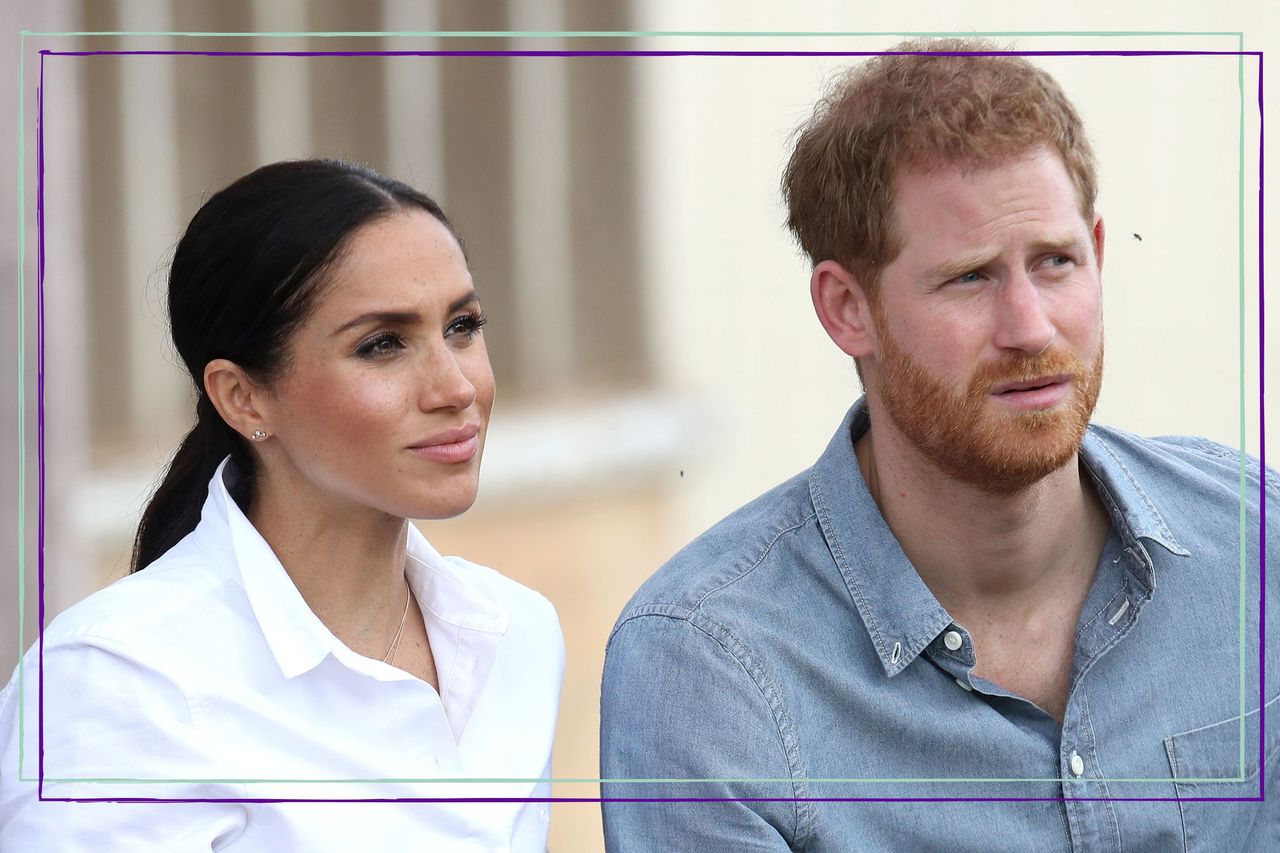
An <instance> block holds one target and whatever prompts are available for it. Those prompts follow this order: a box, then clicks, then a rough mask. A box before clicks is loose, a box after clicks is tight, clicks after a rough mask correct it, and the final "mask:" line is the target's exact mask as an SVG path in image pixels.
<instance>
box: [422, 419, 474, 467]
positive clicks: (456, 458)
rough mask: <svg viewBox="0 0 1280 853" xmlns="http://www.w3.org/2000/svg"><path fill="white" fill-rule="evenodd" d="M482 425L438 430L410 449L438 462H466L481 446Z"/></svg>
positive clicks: (467, 425)
mask: <svg viewBox="0 0 1280 853" xmlns="http://www.w3.org/2000/svg"><path fill="white" fill-rule="evenodd" d="M479 436H480V425H479V424H466V425H465V426H460V427H455V428H453V429H448V430H444V431H443V432H438V433H436V434H435V435H433V436H431V437H429V438H426V439H423V440H422V441H420V442H418V443H416V444H413V445H411V446H410V447H409V450H410V451H411V452H412V453H414V454H415V455H417V456H422V457H425V458H427V459H431V460H433V461H436V462H447V463H457V462H466V461H467V460H469V459H471V458H472V457H473V456H475V455H476V451H477V450H479V448H480V438H479Z"/></svg>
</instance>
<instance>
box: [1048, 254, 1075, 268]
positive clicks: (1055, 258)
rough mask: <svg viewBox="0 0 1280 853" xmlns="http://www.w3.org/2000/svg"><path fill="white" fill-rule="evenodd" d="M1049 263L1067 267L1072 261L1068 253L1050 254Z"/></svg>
mask: <svg viewBox="0 0 1280 853" xmlns="http://www.w3.org/2000/svg"><path fill="white" fill-rule="evenodd" d="M1047 263H1048V264H1049V265H1050V266H1054V267H1065V266H1066V265H1067V264H1069V263H1071V259H1070V258H1068V257H1067V256H1066V255H1051V256H1049V259H1048V261H1047Z"/></svg>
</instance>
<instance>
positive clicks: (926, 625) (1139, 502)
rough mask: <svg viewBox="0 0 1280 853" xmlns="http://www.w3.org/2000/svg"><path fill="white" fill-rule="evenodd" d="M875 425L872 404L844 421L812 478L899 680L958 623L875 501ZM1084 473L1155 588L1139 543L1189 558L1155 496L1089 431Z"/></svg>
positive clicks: (818, 506) (832, 539)
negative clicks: (864, 463) (871, 436)
mask: <svg viewBox="0 0 1280 853" xmlns="http://www.w3.org/2000/svg"><path fill="white" fill-rule="evenodd" d="M870 425H871V418H870V414H869V413H868V411H867V406H866V398H865V397H862V398H860V399H859V400H858V401H857V402H856V403H854V404H853V406H852V408H850V409H849V412H848V413H847V414H846V415H845V418H844V420H843V422H841V424H840V428H839V429H837V430H836V434H835V435H834V436H833V437H832V439H831V442H830V443H829V444H828V445H827V449H826V450H825V451H824V452H823V454H822V456H821V457H819V459H818V461H817V463H816V464H815V465H814V466H813V468H812V470H811V471H810V474H809V494H810V496H811V498H812V500H813V506H814V510H815V512H816V514H817V518H818V523H819V525H820V526H821V528H822V532H823V535H824V536H825V537H826V541H827V544H828V547H829V548H830V550H831V555H832V557H833V558H834V560H835V563H836V566H837V567H838V568H839V570H840V574H841V576H842V577H843V579H844V582H845V585H846V586H847V587H848V589H849V594H850V595H851V596H852V598H853V601H854V604H855V605H856V606H857V608H858V612H859V614H860V615H861V616H862V620H863V622H864V623H865V624H866V627H867V631H868V633H869V634H870V636H871V641H872V643H873V644H874V646H875V649H876V653H877V655H878V656H879V658H880V663H881V665H882V666H883V667H884V671H885V673H886V674H887V675H889V676H891V677H892V676H895V675H897V674H898V673H899V672H901V671H902V670H903V669H905V668H906V667H907V665H908V664H910V663H911V661H913V660H914V659H915V658H916V657H917V656H918V655H919V654H920V652H921V651H923V650H924V648H925V647H926V646H928V645H929V643H931V642H933V640H934V639H935V638H936V637H937V636H938V634H939V633H940V632H941V631H943V630H944V629H945V628H947V627H948V626H949V625H951V624H952V619H951V616H950V614H948V613H947V611H946V610H945V609H944V608H943V607H942V605H941V604H940V603H939V602H938V600H937V598H935V597H934V595H933V593H932V592H930V591H929V588H928V587H927V586H926V585H925V583H924V581H923V580H921V578H920V575H919V574H918V573H917V572H916V570H915V567H914V566H912V565H911V561H910V560H909V559H907V555H906V554H905V553H904V552H903V550H902V546H901V545H899V543H898V540H897V538H896V537H895V536H894V535H893V532H892V531H891V530H890V529H889V526H888V525H887V524H886V523H885V521H884V517H883V516H882V515H881V514H880V510H879V507H877V506H876V503H875V501H874V500H873V499H872V497H871V493H870V492H869V491H868V489H867V485H866V482H865V481H864V480H863V478H862V469H861V468H859V467H858V459H857V456H856V455H855V453H854V451H853V443H854V442H855V441H856V440H857V439H858V438H860V437H861V436H862V434H863V433H864V432H866V431H867V429H868V428H869V427H870ZM1081 457H1082V459H1083V460H1084V462H1085V467H1086V469H1087V470H1088V471H1089V472H1090V474H1091V475H1092V476H1093V477H1094V480H1095V482H1096V483H1097V484H1098V487H1099V488H1098V491H1099V494H1100V496H1101V497H1102V500H1103V502H1104V503H1105V504H1106V506H1107V510H1108V512H1109V513H1110V514H1111V519H1112V523H1113V524H1114V525H1116V526H1117V528H1118V529H1119V531H1118V532H1119V533H1120V536H1121V538H1122V540H1124V541H1125V545H1126V547H1131V548H1135V549H1136V551H1137V552H1139V553H1140V556H1139V563H1140V564H1141V566H1142V567H1144V568H1143V569H1142V570H1143V572H1144V574H1146V575H1147V577H1146V578H1144V580H1146V581H1147V585H1148V587H1149V588H1152V589H1154V575H1153V573H1152V567H1151V560H1150V557H1149V556H1148V555H1147V554H1146V552H1145V550H1143V549H1142V546H1141V545H1140V544H1139V543H1138V541H1137V540H1138V538H1139V537H1141V538H1147V539H1150V540H1152V541H1154V542H1158V543H1159V544H1161V545H1163V546H1164V547H1165V548H1167V549H1168V550H1169V551H1170V552H1172V553H1174V554H1179V555H1184V556H1185V555H1186V554H1187V553H1188V552H1187V551H1186V549H1184V548H1183V547H1182V546H1181V545H1180V544H1178V542H1177V540H1176V539H1175V538H1174V536H1173V534H1172V533H1171V532H1170V531H1169V528H1168V526H1167V525H1166V524H1165V522H1164V519H1163V517H1162V516H1161V514H1160V512H1159V511H1158V510H1157V508H1156V506H1155V504H1154V503H1153V502H1152V500H1151V499H1150V497H1149V495H1148V494H1147V493H1146V492H1145V491H1144V490H1143V489H1142V488H1141V487H1140V486H1139V485H1138V483H1137V482H1136V481H1135V480H1134V479H1133V477H1132V476H1131V475H1130V474H1129V472H1128V470H1127V469H1126V468H1125V466H1124V464H1123V463H1122V462H1121V461H1120V459H1119V458H1118V457H1117V455H1116V453H1115V452H1114V450H1112V449H1111V448H1110V447H1109V446H1108V444H1107V442H1106V440H1105V439H1104V438H1103V437H1102V435H1101V434H1099V433H1098V432H1097V431H1096V430H1095V428H1093V427H1090V428H1089V430H1088V431H1087V433H1086V435H1085V439H1084V443H1083V445H1082V447H1081Z"/></svg>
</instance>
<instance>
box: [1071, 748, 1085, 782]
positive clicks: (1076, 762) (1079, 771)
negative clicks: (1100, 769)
mask: <svg viewBox="0 0 1280 853" xmlns="http://www.w3.org/2000/svg"><path fill="white" fill-rule="evenodd" d="M1070 764H1071V775H1072V776H1075V777H1076V778H1077V779H1078V778H1080V777H1081V776H1082V775H1084V759H1083V758H1081V757H1080V753H1078V752H1076V751H1075V750H1074V749H1073V750H1071V759H1070Z"/></svg>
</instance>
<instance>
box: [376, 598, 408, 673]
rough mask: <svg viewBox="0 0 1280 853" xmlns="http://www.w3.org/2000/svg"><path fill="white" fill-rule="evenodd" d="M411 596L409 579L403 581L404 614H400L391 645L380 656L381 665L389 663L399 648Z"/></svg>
mask: <svg viewBox="0 0 1280 853" xmlns="http://www.w3.org/2000/svg"><path fill="white" fill-rule="evenodd" d="M411 600H412V596H411V595H410V593H409V579H408V578H405V580H404V612H403V613H401V614H400V627H399V628H397V629H396V635H395V636H394V637H392V638H391V645H390V646H387V653H386V654H385V655H383V656H382V662H383V663H390V662H391V661H392V660H393V658H392V656H393V655H394V654H395V652H396V649H397V648H398V647H399V646H400V635H401V634H403V633H404V620H405V617H406V616H408V615H409V602H410V601H411Z"/></svg>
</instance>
